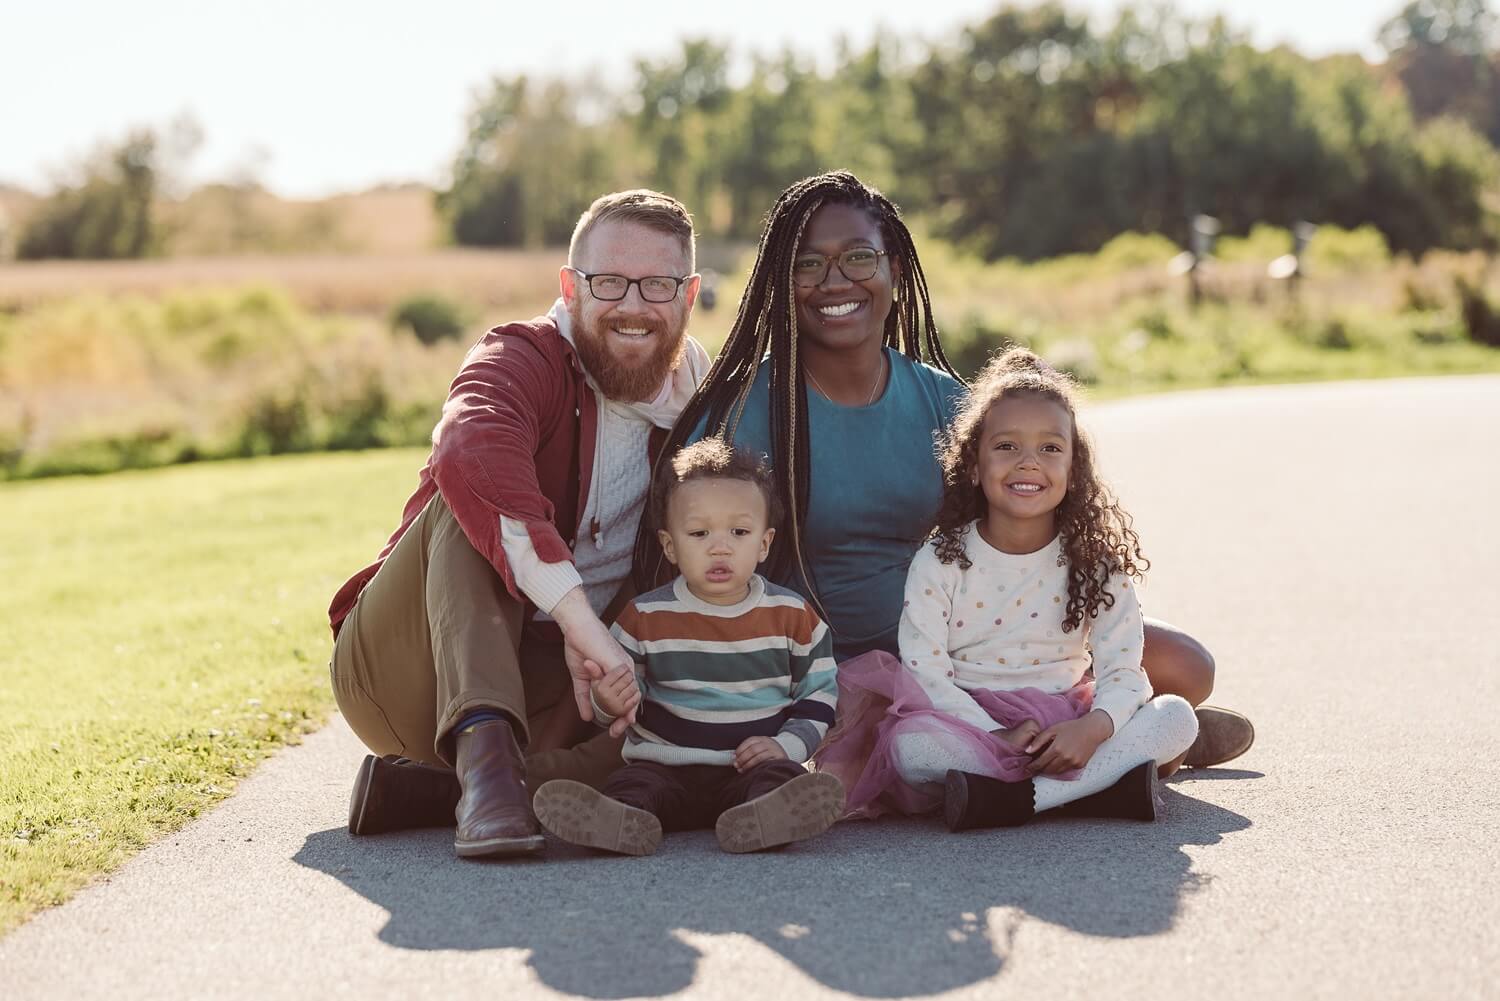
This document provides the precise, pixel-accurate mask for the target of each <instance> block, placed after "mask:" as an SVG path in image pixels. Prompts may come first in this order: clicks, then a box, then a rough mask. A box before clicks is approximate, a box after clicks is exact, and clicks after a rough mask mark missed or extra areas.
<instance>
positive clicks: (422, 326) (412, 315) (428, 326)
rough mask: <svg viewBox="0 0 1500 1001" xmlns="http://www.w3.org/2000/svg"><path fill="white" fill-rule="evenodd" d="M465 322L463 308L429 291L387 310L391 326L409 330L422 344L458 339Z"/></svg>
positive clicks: (466, 318) (404, 300) (466, 320)
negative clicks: (389, 313) (389, 314)
mask: <svg viewBox="0 0 1500 1001" xmlns="http://www.w3.org/2000/svg"><path fill="white" fill-rule="evenodd" d="M468 325H469V321H468V317H467V316H466V315H465V313H464V309H463V307H461V306H459V305H458V304H457V303H455V302H453V301H452V300H451V299H446V298H444V297H443V296H440V295H435V294H432V293H424V294H421V295H414V296H410V297H408V298H406V299H403V300H402V301H401V302H399V303H397V304H396V308H395V309H394V310H392V311H391V329H392V330H401V329H403V328H405V329H407V330H410V331H411V332H412V335H413V336H415V337H416V339H417V340H419V341H421V342H422V343H423V344H436V343H438V342H439V341H444V340H454V339H456V338H458V337H459V336H460V335H461V334H462V333H463V332H464V329H465V328H466V327H467V326H468Z"/></svg>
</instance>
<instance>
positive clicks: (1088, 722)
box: [1026, 709, 1115, 775]
mask: <svg viewBox="0 0 1500 1001" xmlns="http://www.w3.org/2000/svg"><path fill="white" fill-rule="evenodd" d="M1114 732H1115V724H1114V720H1112V719H1110V717H1109V713H1107V712H1105V711H1104V710H1103V709H1095V710H1094V711H1093V712H1091V713H1087V714H1085V715H1083V716H1080V717H1079V718H1078V719H1070V720H1068V721H1067V722H1066V723H1057V724H1054V725H1053V726H1049V727H1047V729H1045V730H1043V731H1042V732H1041V733H1040V734H1038V735H1037V736H1036V738H1035V739H1034V740H1032V741H1031V743H1030V744H1028V745H1026V753H1027V754H1033V755H1035V756H1036V760H1035V761H1033V762H1032V763H1031V766H1030V767H1029V768H1028V769H1027V772H1028V773H1029V774H1031V775H1057V774H1060V773H1062V772H1070V771H1072V770H1073V769H1075V768H1082V767H1083V766H1084V765H1086V764H1088V763H1089V759H1090V758H1092V757H1093V756H1094V752H1095V751H1097V750H1098V749H1099V745H1100V744H1102V743H1104V742H1105V741H1106V740H1108V739H1109V738H1110V737H1111V736H1113V735H1114Z"/></svg>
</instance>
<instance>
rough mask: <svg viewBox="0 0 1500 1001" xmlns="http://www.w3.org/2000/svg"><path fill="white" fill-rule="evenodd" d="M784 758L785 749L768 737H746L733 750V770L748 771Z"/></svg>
mask: <svg viewBox="0 0 1500 1001" xmlns="http://www.w3.org/2000/svg"><path fill="white" fill-rule="evenodd" d="M785 757H786V748H784V747H782V746H781V745H780V744H778V743H776V741H774V740H772V739H771V738H770V737H746V738H745V741H744V743H742V744H740V746H739V747H736V748H735V749H734V770H735V771H737V772H744V771H749V770H750V769H752V768H754V767H755V766H756V765H763V764H765V763H766V762H767V761H775V760H777V759H778V758H785Z"/></svg>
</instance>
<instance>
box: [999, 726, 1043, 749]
mask: <svg viewBox="0 0 1500 1001" xmlns="http://www.w3.org/2000/svg"><path fill="white" fill-rule="evenodd" d="M990 733H992V734H994V735H995V736H996V737H999V738H1000V739H1001V740H1003V741H1005V742H1006V743H1007V744H1009V745H1010V746H1011V747H1014V748H1015V749H1016V750H1018V751H1019V750H1020V749H1021V748H1023V747H1025V746H1026V745H1027V744H1030V743H1031V742H1032V741H1033V740H1035V739H1036V738H1037V737H1039V736H1040V735H1041V733H1042V724H1040V723H1038V722H1037V721H1036V720H1034V719H1029V720H1027V721H1026V722H1024V723H1018V724H1016V725H1015V726H1013V727H1011V728H1010V729H1009V730H1006V729H1003V728H1002V729H999V730H991V731H990Z"/></svg>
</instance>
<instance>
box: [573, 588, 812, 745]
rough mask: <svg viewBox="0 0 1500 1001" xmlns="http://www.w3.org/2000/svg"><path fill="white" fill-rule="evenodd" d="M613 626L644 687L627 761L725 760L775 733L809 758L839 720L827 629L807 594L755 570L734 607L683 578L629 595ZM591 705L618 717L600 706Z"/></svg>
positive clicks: (607, 720)
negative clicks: (708, 597)
mask: <svg viewBox="0 0 1500 1001" xmlns="http://www.w3.org/2000/svg"><path fill="white" fill-rule="evenodd" d="M610 631H611V632H612V633H613V634H614V636H615V639H617V640H618V641H619V642H620V645H621V646H623V647H624V648H625V650H626V651H627V652H629V653H630V655H631V657H633V658H634V660H635V676H636V683H637V684H638V685H639V686H640V689H641V705H640V709H639V710H638V711H637V713H636V723H635V725H633V726H632V727H631V728H630V729H629V730H628V731H627V732H626V736H625V749H624V758H625V760H626V761H657V762H661V763H662V764H668V765H729V764H733V761H734V750H735V748H737V747H739V745H740V744H741V743H743V742H744V741H745V739H746V738H748V737H771V738H773V739H774V740H775V741H776V742H777V743H778V744H780V745H781V746H782V747H783V748H784V749H785V750H786V754H787V757H788V758H790V759H791V760H793V761H806V760H807V759H808V758H809V757H811V756H812V752H813V751H814V750H816V749H817V746H818V744H819V743H821V742H822V740H823V735H824V734H825V733H827V732H828V727H829V725H830V724H832V723H833V711H834V705H835V703H836V701H837V699H838V684H837V669H836V668H835V666H834V662H833V639H832V637H831V636H830V635H829V632H828V627H827V626H826V625H825V624H824V623H823V621H822V620H821V619H819V618H818V616H817V613H815V612H814V611H813V610H812V607H811V606H810V605H809V604H808V603H807V602H806V601H805V600H803V598H802V596H801V595H799V594H797V593H796V592H795V591H790V590H788V589H786V588H784V587H780V586H778V585H776V584H769V583H767V582H766V581H765V579H764V578H762V577H761V576H760V575H759V574H756V575H752V576H751V578H750V594H749V595H748V596H747V597H746V598H745V600H744V601H741V602H739V603H738V604H735V605H713V604H710V603H708V602H706V601H703V600H701V599H699V598H698V597H696V596H695V595H694V594H693V593H692V592H691V591H689V590H688V587H687V583H686V582H685V581H684V580H683V579H682V578H681V577H678V578H677V579H676V580H674V581H673V582H672V583H671V584H668V585H666V586H665V587H660V588H657V589H656V590H655V591H652V592H650V593H649V594H644V595H641V596H640V597H638V598H636V599H635V600H634V601H632V602H631V603H630V605H628V606H627V607H626V608H625V610H624V611H623V612H622V613H621V614H620V617H619V619H617V620H616V621H615V624H614V626H613V627H611V630H610ZM594 711H595V714H596V717H597V718H598V719H599V721H600V722H601V723H602V724H603V725H605V726H607V725H609V723H610V722H612V719H613V718H612V717H611V716H609V714H607V713H605V712H603V711H602V710H601V709H600V708H599V706H598V704H597V703H596V704H595V706H594Z"/></svg>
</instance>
